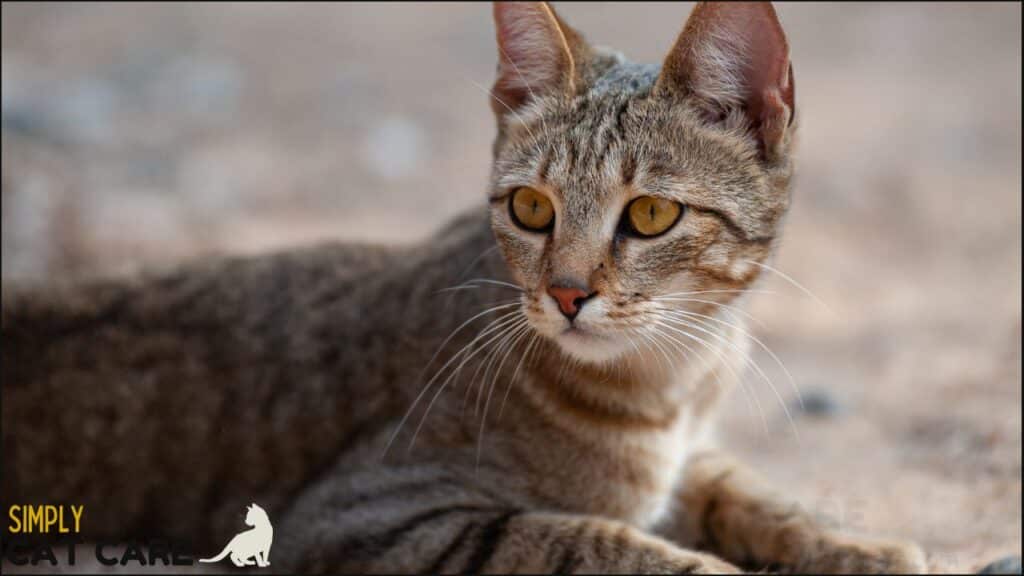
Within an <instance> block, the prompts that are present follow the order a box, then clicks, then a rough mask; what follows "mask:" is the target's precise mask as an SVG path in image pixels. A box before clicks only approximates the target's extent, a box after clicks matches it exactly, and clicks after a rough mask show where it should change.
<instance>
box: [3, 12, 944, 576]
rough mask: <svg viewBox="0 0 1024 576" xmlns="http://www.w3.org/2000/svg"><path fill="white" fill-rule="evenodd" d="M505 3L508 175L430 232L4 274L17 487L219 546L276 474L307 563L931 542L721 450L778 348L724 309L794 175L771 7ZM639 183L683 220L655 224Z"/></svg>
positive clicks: (408, 565)
mask: <svg viewBox="0 0 1024 576" xmlns="http://www.w3.org/2000/svg"><path fill="white" fill-rule="evenodd" d="M495 11H496V23H497V29H498V38H499V47H500V48H501V53H502V56H501V64H500V66H499V70H498V73H499V78H498V81H497V82H496V84H495V90H494V100H493V102H492V104H493V105H494V109H495V112H496V114H497V118H498V136H497V138H496V141H495V145H494V156H495V158H494V167H493V177H492V182H491V189H490V192H489V195H490V199H491V201H490V203H489V206H488V207H487V208H485V209H478V210H473V211H471V212H469V213H467V214H465V215H464V216H462V217H460V218H459V219H457V220H456V221H454V222H452V223H450V224H449V225H448V226H446V227H445V228H444V230H443V231H441V232H440V233H438V234H437V235H436V236H434V237H433V238H431V239H430V240H429V241H427V242H425V243H424V244H422V245H419V246H410V247H399V248H383V247H373V246H356V245H324V246H318V247H311V248H307V249H302V250H295V251H291V252H287V253H281V254H271V255H264V256H259V257H250V258H233V259H227V260H217V261H208V262H200V263H196V264H193V265H191V266H188V267H185V268H183V269H180V270H175V271H170V272H159V273H152V274H148V275H143V276H139V277H133V278H130V279H110V280H103V281H96V282H91V283H88V284H84V285H68V286H50V287H46V288H45V289H40V288H35V287H17V286H8V285H5V286H4V291H3V317H2V321H3V324H2V337H3V355H4V359H3V363H2V370H3V383H4V397H3V400H4V401H3V407H2V410H3V414H2V416H3V447H4V457H5V461H4V475H3V492H2V499H3V503H4V505H5V506H6V505H7V504H10V503H20V502H41V501H46V502H55V503H73V504H84V505H85V506H86V509H87V510H88V514H87V515H86V518H85V521H84V524H83V528H84V530H85V533H84V534H83V536H85V537H91V538H111V537H142V536H147V535H154V536H156V535H159V536H163V537H169V538H174V539H187V540H189V541H191V542H193V544H194V545H195V546H196V547H197V550H196V551H197V552H199V553H203V552H204V551H207V550H210V551H213V550H214V549H215V548H217V547H218V546H219V544H221V543H223V542H224V541H225V540H226V538H227V537H229V536H230V535H231V534H233V533H234V532H236V531H237V529H238V524H237V521H238V518H237V511H238V510H241V509H243V508H244V506H245V505H246V504H248V503H250V502H257V503H259V504H260V505H261V506H262V507H263V508H265V509H266V510H267V511H268V513H269V515H270V517H271V518H272V519H273V521H274V525H275V535H276V536H275V537H276V538H277V540H276V542H275V544H274V549H273V550H274V557H273V566H274V568H275V569H278V570H289V571H301V572H316V573H320V572H353V573H355V572H358V573H371V572H392V573H395V572H430V573H434V572H441V573H456V572H458V573H481V572H530V573H540V572H545V573H573V572H597V573H623V572H659V573H708V572H729V571H736V570H738V568H737V566H743V567H745V568H753V569H765V568H776V567H777V568H785V569H789V570H799V571H809V572H820V573H826V572H835V571H842V572H862V571H863V572H872V571H877V572H891V571H920V570H922V569H923V568H924V564H923V559H922V556H921V553H920V552H919V551H918V549H917V548H916V547H914V546H911V545H906V544H900V543H889V542H878V541H874V540H868V539H863V538H859V537H853V536H848V535H842V534H838V533H835V532H832V531H830V530H828V529H826V528H823V527H821V526H819V525H818V524H816V523H815V522H814V521H813V520H812V518H811V516H810V515H808V514H806V513H804V512H802V511H800V510H799V509H798V508H795V507H793V506H791V505H789V504H787V500H786V498H784V497H781V496H779V495H778V494H777V493H775V492H772V491H770V490H768V489H765V488H764V487H763V486H762V485H761V483H760V481H758V480H757V479H756V478H754V477H752V475H751V474H750V473H749V472H746V471H745V470H743V469H742V467H740V466H738V465H737V464H735V463H734V462H732V461H731V460H729V459H728V458H727V457H725V456H724V455H722V454H720V453H718V452H715V451H714V450H713V449H712V448H710V447H709V446H710V444H709V440H708V438H709V429H710V423H711V420H712V416H713V414H714V409H715V407H716V406H717V405H718V404H720V403H721V402H722V401H724V399H725V398H726V393H727V392H728V389H729V388H731V386H732V385H734V384H735V383H736V382H737V378H738V377H739V376H740V375H739V374H738V369H737V368H735V367H739V366H741V365H742V363H743V362H742V357H743V355H744V353H745V351H746V349H747V342H746V338H745V335H744V329H743V327H742V325H741V323H740V321H739V319H738V318H736V317H733V316H731V315H730V314H727V313H725V312H723V311H724V310H729V308H727V306H742V303H743V296H742V294H740V293H738V292H736V291H742V290H744V289H746V288H748V287H750V286H751V284H752V283H753V282H755V281H756V280H757V278H758V276H759V274H760V272H761V270H762V268H761V267H760V266H757V265H756V264H757V263H761V262H764V261H765V260H766V259H768V258H769V257H770V255H771V251H772V248H773V247H774V245H775V244H776V242H777V238H778V235H779V229H780V226H781V220H782V218H783V215H784V214H785V211H786V209H787V207H788V202H789V180H790V176H791V173H792V165H791V157H790V152H791V148H792V140H793V129H794V124H793V121H792V119H793V104H794V101H793V90H792V72H791V69H790V68H789V65H788V49H787V48H786V46H785V38H784V37H782V35H781V34H782V33H781V28H780V27H779V26H778V21H777V20H776V19H775V16H774V12H773V11H772V9H771V8H770V6H765V5H746V4H742V5H732V4H730V5H729V6H709V5H700V6H698V8H697V9H696V10H695V12H694V15H693V16H692V17H691V19H690V22H689V23H688V24H687V27H686V30H685V31H684V33H683V36H681V38H680V40H679V41H677V43H676V47H675V48H674V49H673V52H672V53H671V54H670V55H669V57H668V58H667V59H666V63H665V66H664V69H661V68H659V67H657V66H646V65H637V64H632V63H629V62H627V61H626V60H625V59H624V58H622V57H621V56H620V55H617V54H615V53H612V52H610V51H607V50H603V49H597V48H593V47H591V46H589V45H587V44H586V42H585V41H584V40H583V37H582V36H581V35H580V34H579V33H577V32H575V31H574V30H572V29H571V28H569V27H568V26H567V25H566V24H565V23H564V22H563V21H562V20H561V19H560V18H559V17H558V16H557V15H556V14H555V13H554V11H553V10H552V9H551V8H550V7H548V6H547V5H543V4H522V5H515V6H512V5H497V6H496V7H495ZM744 26H746V27H750V28H751V29H746V28H744ZM730 34H731V35H732V36H730ZM744 58H745V59H746V60H744ZM751 59H754V60H751ZM762 65H763V66H764V67H765V68H764V69H765V70H768V71H769V72H766V73H764V74H761V73H755V72H757V71H759V70H761V68H759V67H758V66H762ZM722 67H724V68H722ZM745 71H746V72H745ZM517 186H532V187H534V188H536V189H538V190H540V191H542V192H543V193H545V194H548V195H550V197H551V199H552V202H553V204H554V205H555V211H556V214H557V220H556V223H555V226H554V229H553V230H552V231H551V232H550V233H549V234H538V233H533V232H526V231H524V230H522V229H520V228H518V227H516V226H515V224H514V223H513V222H512V221H511V220H510V217H509V215H508V201H507V198H508V193H509V191H510V190H512V189H514V188H515V187H517ZM637 194H660V195H662V196H667V197H669V198H673V199H677V200H679V201H680V202H682V203H683V204H685V205H686V211H685V213H684V217H683V218H682V219H681V220H680V222H679V223H678V224H676V226H675V227H674V228H673V229H672V230H670V231H669V232H667V233H666V234H664V235H663V236H660V237H658V238H656V239H649V240H646V239H644V240H641V239H636V238H627V237H625V236H623V235H622V234H620V233H619V231H617V228H616V225H617V221H618V220H619V218H620V215H621V213H622V208H623V206H624V205H625V204H626V202H627V201H628V199H629V198H630V197H632V196H635V195H637ZM565 278H571V279H574V281H576V282H579V283H582V284H586V285H588V287H589V288H590V289H593V290H595V291H596V292H597V294H598V296H597V297H596V298H594V299H593V301H592V302H590V303H588V304H587V305H586V306H587V307H588V308H585V312H581V314H580V316H579V317H578V318H579V321H578V324H579V325H580V326H583V327H584V328H583V329H584V330H586V331H589V332H588V333H589V334H591V336H589V337H590V338H591V340H585V341H583V342H584V343H583V344H581V343H580V341H578V340H572V338H576V336H567V335H566V334H565V333H564V332H563V331H562V330H563V328H564V322H565V320H564V319H562V318H561V317H560V316H559V315H558V313H557V310H556V309H555V308H553V307H554V303H553V302H552V300H551V299H550V298H548V297H546V296H545V293H544V289H545V287H546V286H547V285H548V284H550V283H551V282H552V281H554V279H565ZM681 291H686V292H690V293H691V298H690V299H689V300H686V301H683V300H676V301H673V300H670V298H671V296H669V294H671V293H677V292H681ZM696 295H701V296H700V297H698V296H696ZM658 326H661V328H658ZM669 326H675V327H677V328H679V329H680V330H677V331H671V330H669V328H668V327H669ZM698 328H699V329H700V331H699V332H698V331H697V330H698ZM628 334H632V335H633V338H635V339H631V338H630V337H627V336H625V335H628ZM594 335H597V336H594ZM698 335H700V336H698Z"/></svg>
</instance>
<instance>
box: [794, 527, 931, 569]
mask: <svg viewBox="0 0 1024 576" xmlns="http://www.w3.org/2000/svg"><path fill="white" fill-rule="evenodd" d="M801 564H802V566H801V567H800V569H799V571H800V572H813V573H820V574H925V573H927V572H928V564H927V563H926V562H925V556H924V552H923V551H922V550H921V548H919V547H918V546H916V545H915V544H910V543H907V542H898V541H891V540H877V539H872V538H865V537H859V536H848V535H835V534H832V535H829V536H828V537H826V538H822V539H821V540H820V541H819V545H818V546H815V547H813V549H812V550H807V551H805V556H804V562H802V563H801Z"/></svg>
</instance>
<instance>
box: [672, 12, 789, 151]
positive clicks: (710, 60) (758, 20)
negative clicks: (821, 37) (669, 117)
mask: <svg viewBox="0 0 1024 576" xmlns="http://www.w3.org/2000/svg"><path fill="white" fill-rule="evenodd" d="M656 90H657V91H658V92H660V93H662V94H666V93H676V94H682V95H684V96H694V97H696V98H697V101H698V103H699V104H700V105H701V106H702V108H704V109H705V111H706V112H707V113H708V114H709V115H711V116H712V117H718V118H723V117H725V116H727V115H728V114H729V113H730V112H732V111H736V110H739V111H742V112H744V113H745V114H746V117H747V119H748V120H749V122H750V124H751V125H752V127H753V128H754V130H755V133H756V134H757V135H758V137H759V139H760V144H761V146H762V151H763V153H764V155H765V156H766V157H768V158H769V159H771V158H773V157H774V156H775V155H777V154H778V153H779V152H780V146H781V144H782V143H783V142H784V141H785V137H786V130H787V128H789V126H790V124H792V119H793V111H794V104H795V93H794V86H793V68H792V65H791V63H790V61H789V44H788V43H787V42H786V35H785V33H784V32H783V31H782V24H780V23H779V19H778V17H777V16H776V14H775V9H774V8H772V5H771V3H770V2H701V3H700V4H698V5H697V7H696V8H694V9H693V13H691V14H690V18H689V20H687V22H686V27H685V28H683V31H682V33H681V34H680V35H679V38H678V39H677V40H676V42H675V45H674V46H673V47H672V50H671V51H670V52H669V54H668V56H667V57H666V58H665V63H664V65H663V66H662V71H661V75H660V76H659V77H658V81H657V84H656Z"/></svg>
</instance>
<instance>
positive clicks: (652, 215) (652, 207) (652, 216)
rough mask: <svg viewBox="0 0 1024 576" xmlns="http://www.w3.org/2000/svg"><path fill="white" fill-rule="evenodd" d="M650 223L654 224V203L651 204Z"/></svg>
mask: <svg viewBox="0 0 1024 576" xmlns="http://www.w3.org/2000/svg"><path fill="white" fill-rule="evenodd" d="M650 212H651V222H654V203H653V202H652V203H651V210H650Z"/></svg>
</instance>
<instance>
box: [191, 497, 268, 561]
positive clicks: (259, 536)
mask: <svg viewBox="0 0 1024 576" xmlns="http://www.w3.org/2000/svg"><path fill="white" fill-rule="evenodd" d="M245 525H246V526H252V528H251V529H249V530H246V531H245V532H240V533H239V534H236V535H235V537H234V538H232V539H231V541H230V542H228V544H227V546H225V547H224V549H223V550H221V552H220V554H217V555H216V556H214V557H213V558H200V559H199V561H200V562H206V563H212V562H220V561H221V560H223V559H224V558H225V557H226V556H228V555H230V556H231V562H232V563H234V565H235V566H238V567H239V568H241V567H242V566H252V565H253V564H255V565H257V566H259V567H260V568H266V567H267V566H270V545H271V544H272V543H273V540H274V527H273V526H271V525H270V518H268V517H267V511H266V510H264V509H263V508H260V507H259V506H258V505H257V504H256V503H255V502H253V503H252V504H250V505H249V507H248V508H246V514H245Z"/></svg>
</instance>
